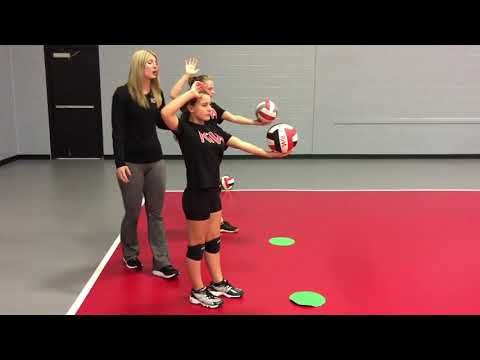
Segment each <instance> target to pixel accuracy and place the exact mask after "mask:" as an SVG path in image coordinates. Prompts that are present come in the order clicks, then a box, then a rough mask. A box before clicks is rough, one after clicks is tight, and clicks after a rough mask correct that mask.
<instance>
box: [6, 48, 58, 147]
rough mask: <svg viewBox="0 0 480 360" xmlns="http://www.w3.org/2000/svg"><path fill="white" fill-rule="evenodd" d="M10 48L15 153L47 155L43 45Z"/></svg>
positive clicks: (48, 144)
mask: <svg viewBox="0 0 480 360" xmlns="http://www.w3.org/2000/svg"><path fill="white" fill-rule="evenodd" d="M11 48H12V55H13V56H12V58H13V79H14V96H15V124H16V126H17V130H18V139H17V140H18V148H19V149H18V153H19V154H29V155H37V154H40V155H47V154H48V155H50V128H49V123H48V102H47V85H46V78H45V60H44V52H43V46H42V45H34V46H30V45H29V46H25V45H16V46H11Z"/></svg>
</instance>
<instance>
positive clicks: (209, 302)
mask: <svg viewBox="0 0 480 360" xmlns="http://www.w3.org/2000/svg"><path fill="white" fill-rule="evenodd" d="M190 302H191V303H192V304H200V305H202V306H205V307H207V308H210V309H215V308H218V307H219V306H221V305H222V304H223V300H222V299H220V298H219V297H217V296H215V295H213V294H212V293H211V292H210V291H208V289H207V288H206V287H204V288H203V289H200V290H193V289H192V291H191V292H190Z"/></svg>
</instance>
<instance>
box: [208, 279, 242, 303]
mask: <svg viewBox="0 0 480 360" xmlns="http://www.w3.org/2000/svg"><path fill="white" fill-rule="evenodd" d="M207 289H208V290H209V291H210V292H211V293H212V294H213V295H215V296H222V295H223V296H226V297H228V298H239V297H242V296H243V290H242V289H239V288H236V287H235V286H233V285H232V284H230V283H229V282H228V280H225V279H223V281H222V282H221V283H219V284H215V283H213V282H212V283H210V285H208V288H207Z"/></svg>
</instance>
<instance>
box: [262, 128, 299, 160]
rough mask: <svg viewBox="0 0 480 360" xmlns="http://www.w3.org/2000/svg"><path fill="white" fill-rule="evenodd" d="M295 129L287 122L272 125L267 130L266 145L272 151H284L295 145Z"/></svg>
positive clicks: (296, 136)
mask: <svg viewBox="0 0 480 360" xmlns="http://www.w3.org/2000/svg"><path fill="white" fill-rule="evenodd" d="M297 142H298V134H297V130H296V129H295V128H294V127H293V126H291V125H288V124H277V125H273V126H272V127H271V128H270V129H268V131H267V145H268V146H269V147H270V149H272V150H273V151H277V152H281V153H286V152H289V151H290V150H292V149H293V148H294V147H295V146H297Z"/></svg>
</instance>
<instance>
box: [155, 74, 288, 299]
mask: <svg viewBox="0 0 480 360" xmlns="http://www.w3.org/2000/svg"><path fill="white" fill-rule="evenodd" d="M184 106H186V111H184V112H183V113H182V115H181V116H180V119H179V118H178V117H177V115H176V113H177V112H178V111H179V110H180V109H181V108H182V107H184ZM211 111H212V107H211V98H210V95H209V94H208V92H207V91H205V90H204V84H202V83H201V82H195V83H194V84H193V85H192V88H191V89H190V90H189V91H187V92H186V93H184V94H183V95H181V96H179V97H177V98H176V99H174V100H173V101H171V102H170V103H169V104H167V105H165V107H164V108H163V109H162V112H161V113H162V117H163V119H164V121H165V124H166V125H167V126H168V127H169V128H170V129H171V130H172V131H173V132H174V133H175V135H176V136H177V138H178V142H179V145H180V149H181V151H182V154H183V158H184V161H185V167H186V172H187V186H186V189H185V191H184V192H183V197H182V207H183V211H184V213H185V217H186V219H187V230H188V237H189V239H188V240H189V245H188V249H187V269H188V273H189V276H190V280H191V282H192V290H191V292H190V302H191V303H193V304H201V305H203V306H205V307H209V308H216V307H219V306H220V305H222V303H223V301H222V300H221V299H220V298H219V296H220V295H223V296H226V297H231V298H238V297H241V296H242V295H243V290H241V289H239V288H236V287H234V286H233V285H232V284H231V283H229V282H228V281H227V280H226V279H225V278H224V277H223V274H222V269H221V266H220V219H221V216H222V211H221V209H222V206H221V201H220V189H219V187H218V179H219V171H220V163H221V161H222V158H223V152H224V151H225V149H226V147H227V146H230V147H233V148H236V149H240V150H243V151H245V152H247V153H250V154H253V155H257V156H261V157H265V158H281V157H285V156H287V155H288V153H286V154H282V153H278V152H271V151H265V150H263V149H261V148H259V147H257V146H255V145H253V144H250V143H247V142H245V141H242V140H240V139H239V138H237V137H235V136H232V135H230V134H229V133H227V132H225V131H224V130H223V129H222V128H220V127H219V126H218V124H217V123H216V122H214V121H210V115H211ZM204 253H205V258H206V261H207V265H208V269H209V272H210V275H211V277H212V282H211V283H210V285H209V286H208V287H205V286H204V283H203V280H202V275H201V260H202V258H203V256H204Z"/></svg>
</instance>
